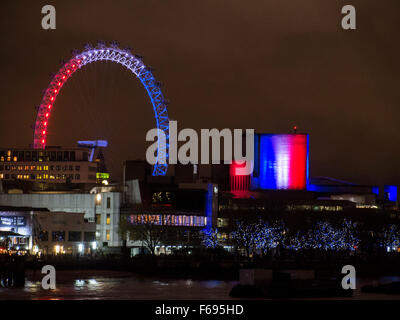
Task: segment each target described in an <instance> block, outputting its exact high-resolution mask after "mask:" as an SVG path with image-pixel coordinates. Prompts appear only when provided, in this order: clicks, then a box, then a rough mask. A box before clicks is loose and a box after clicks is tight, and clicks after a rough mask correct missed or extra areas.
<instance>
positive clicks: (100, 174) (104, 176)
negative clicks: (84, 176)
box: [96, 172, 110, 179]
mask: <svg viewBox="0 0 400 320" xmlns="http://www.w3.org/2000/svg"><path fill="white" fill-rule="evenodd" d="M96 178H97V179H108V178H110V174H109V173H104V172H97V173H96Z"/></svg>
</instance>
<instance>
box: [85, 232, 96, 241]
mask: <svg viewBox="0 0 400 320" xmlns="http://www.w3.org/2000/svg"><path fill="white" fill-rule="evenodd" d="M83 241H85V242H92V241H96V233H95V232H84V235H83Z"/></svg>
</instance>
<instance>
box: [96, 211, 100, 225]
mask: <svg viewBox="0 0 400 320" xmlns="http://www.w3.org/2000/svg"><path fill="white" fill-rule="evenodd" d="M96 224H101V214H100V213H96Z"/></svg>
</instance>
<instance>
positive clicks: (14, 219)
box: [0, 216, 26, 227]
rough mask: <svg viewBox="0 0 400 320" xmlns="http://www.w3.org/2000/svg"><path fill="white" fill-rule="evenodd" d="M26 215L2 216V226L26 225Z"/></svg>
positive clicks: (0, 217)
mask: <svg viewBox="0 0 400 320" xmlns="http://www.w3.org/2000/svg"><path fill="white" fill-rule="evenodd" d="M25 225H26V219H25V217H20V216H0V227H24V226H25Z"/></svg>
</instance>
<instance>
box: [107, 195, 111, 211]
mask: <svg viewBox="0 0 400 320" xmlns="http://www.w3.org/2000/svg"><path fill="white" fill-rule="evenodd" d="M110 208H111V198H110V197H107V209H110Z"/></svg>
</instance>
